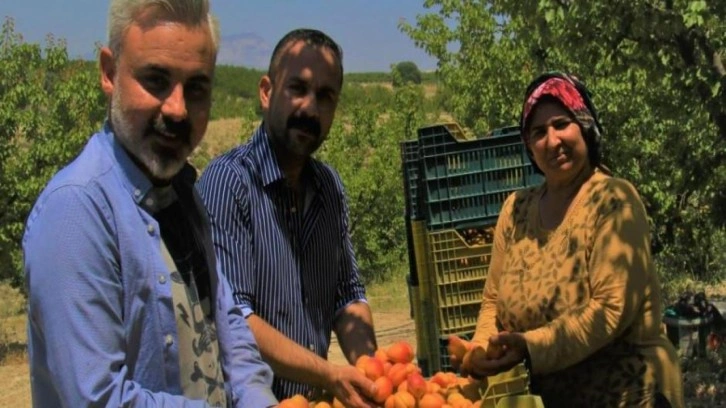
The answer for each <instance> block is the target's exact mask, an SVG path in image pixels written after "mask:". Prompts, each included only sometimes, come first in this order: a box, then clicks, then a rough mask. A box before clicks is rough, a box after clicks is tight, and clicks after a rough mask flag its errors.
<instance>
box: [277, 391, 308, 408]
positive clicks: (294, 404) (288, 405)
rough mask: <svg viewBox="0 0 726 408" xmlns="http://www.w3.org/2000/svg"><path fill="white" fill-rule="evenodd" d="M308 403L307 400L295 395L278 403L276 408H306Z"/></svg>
mask: <svg viewBox="0 0 726 408" xmlns="http://www.w3.org/2000/svg"><path fill="white" fill-rule="evenodd" d="M309 406H310V402H309V401H308V399H307V398H305V397H304V396H302V395H300V394H295V395H293V396H292V397H290V398H287V399H284V400H282V401H280V405H278V408H308V407H309Z"/></svg>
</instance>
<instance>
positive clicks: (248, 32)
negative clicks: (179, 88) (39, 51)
mask: <svg viewBox="0 0 726 408" xmlns="http://www.w3.org/2000/svg"><path fill="white" fill-rule="evenodd" d="M211 4H212V12H213V13H214V14H215V15H216V16H217V17H218V18H219V22H220V27H221V31H222V38H223V40H224V38H225V37H227V38H229V37H235V36H240V35H245V36H253V37H256V38H258V40H260V42H261V43H262V44H263V51H264V52H265V53H267V50H268V49H269V50H270V52H271V50H272V48H273V47H274V45H275V43H277V40H279V39H280V37H282V36H283V35H284V34H285V33H287V32H288V31H290V30H292V29H294V28H299V27H310V28H317V29H320V30H322V31H324V32H326V33H327V34H329V35H330V36H331V37H332V38H333V39H334V40H336V41H337V42H338V43H339V44H340V45H341V47H342V48H343V52H344V66H345V69H346V71H347V72H370V71H389V70H390V66H391V64H395V63H397V62H400V61H413V62H415V63H416V65H418V67H419V69H421V70H433V69H435V68H436V61H435V60H434V59H433V58H431V57H429V56H428V55H426V53H425V52H424V51H423V50H421V49H419V48H417V47H416V46H415V45H414V43H413V41H412V40H411V39H409V38H408V37H407V36H406V35H405V34H403V33H402V32H401V31H400V30H399V29H398V22H399V19H405V20H407V21H408V22H410V23H415V21H416V16H417V15H419V14H425V13H428V12H431V10H427V9H425V8H424V7H423V0H367V1H366V0H211ZM107 9H108V1H102V0H0V18H2V19H3V21H4V20H5V18H6V17H12V18H13V20H14V21H15V30H16V31H17V32H19V33H20V34H22V35H23V38H24V39H25V41H27V42H43V41H44V39H45V37H46V35H48V34H52V35H53V36H54V37H57V38H63V39H65V40H66V42H67V45H68V51H69V54H70V55H71V56H72V57H84V58H89V57H90V56H92V55H93V51H94V44H96V43H99V42H100V43H105V41H106V14H107ZM258 60H259V58H258ZM241 64H242V65H248V66H255V65H260V63H259V61H258V62H254V61H251V63H249V64H248V63H245V62H241Z"/></svg>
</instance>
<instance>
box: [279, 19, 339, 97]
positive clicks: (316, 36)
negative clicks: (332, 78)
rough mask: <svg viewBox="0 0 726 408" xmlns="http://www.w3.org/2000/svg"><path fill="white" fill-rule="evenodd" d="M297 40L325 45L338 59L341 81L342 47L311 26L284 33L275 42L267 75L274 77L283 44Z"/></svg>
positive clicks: (309, 43) (318, 45) (315, 44)
mask: <svg viewBox="0 0 726 408" xmlns="http://www.w3.org/2000/svg"><path fill="white" fill-rule="evenodd" d="M297 41H304V42H305V43H306V44H308V45H314V46H317V47H325V48H327V49H329V50H330V51H332V52H333V55H334V56H335V59H336V60H337V61H338V67H339V68H340V82H341V84H342V82H343V49H342V48H340V45H338V44H337V43H336V42H335V41H334V40H333V39H332V38H330V36H328V35H327V34H325V33H324V32H322V31H320V30H315V29H312V28H298V29H295V30H292V31H290V32H289V33H287V34H285V36H284V37H282V38H281V39H280V41H278V42H277V45H275V48H274V49H273V50H272V57H271V58H270V65H269V67H268V68H267V76H269V77H270V78H274V75H275V71H276V70H277V68H278V65H279V64H280V59H281V58H282V54H283V51H284V50H285V46H286V45H288V44H290V43H294V42H297Z"/></svg>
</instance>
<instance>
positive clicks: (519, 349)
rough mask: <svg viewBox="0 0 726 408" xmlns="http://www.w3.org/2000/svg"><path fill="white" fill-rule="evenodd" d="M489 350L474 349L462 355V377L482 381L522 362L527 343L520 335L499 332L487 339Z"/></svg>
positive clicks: (525, 353)
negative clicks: (466, 376) (465, 376)
mask: <svg viewBox="0 0 726 408" xmlns="http://www.w3.org/2000/svg"><path fill="white" fill-rule="evenodd" d="M489 349H491V350H484V349H483V348H482V347H475V348H474V349H473V350H471V351H469V352H467V353H466V354H465V355H464V360H463V362H462V364H461V371H462V375H468V376H471V377H473V378H475V379H483V378H485V377H489V376H492V375H496V374H499V373H501V372H504V371H508V370H511V369H512V367H514V366H516V365H517V364H519V363H521V362H522V361H524V357H525V356H526V355H527V342H526V341H525V340H524V336H522V334H521V333H507V332H501V333H499V334H496V335H494V336H492V337H491V338H490V339H489Z"/></svg>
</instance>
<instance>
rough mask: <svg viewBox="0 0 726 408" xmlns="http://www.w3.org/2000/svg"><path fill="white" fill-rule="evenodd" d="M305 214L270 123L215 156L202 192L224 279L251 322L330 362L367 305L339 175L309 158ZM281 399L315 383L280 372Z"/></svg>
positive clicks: (276, 386) (202, 182)
mask: <svg viewBox="0 0 726 408" xmlns="http://www.w3.org/2000/svg"><path fill="white" fill-rule="evenodd" d="M303 179H304V180H306V181H305V184H306V186H307V188H306V191H307V193H306V198H305V205H304V207H305V208H298V207H299V204H298V203H297V201H298V200H295V198H294V197H295V195H294V194H293V191H292V190H291V189H290V188H289V187H287V183H286V182H285V175H284V173H283V172H282V170H281V169H280V167H279V166H278V164H277V160H276V158H275V154H274V152H273V150H272V147H271V146H270V143H269V140H268V137H267V133H266V132H265V129H264V124H263V125H261V126H260V127H259V128H258V129H257V130H256V131H255V133H254V134H253V136H252V138H251V140H250V141H249V142H248V143H246V144H244V145H241V146H238V147H237V148H235V149H233V150H231V151H229V152H228V153H225V154H224V155H222V156H220V157H218V158H216V159H215V160H213V161H212V162H211V163H210V164H209V166H208V167H207V169H206V170H205V171H204V173H203V174H202V177H201V178H200V179H199V181H198V183H197V188H198V189H199V192H200V194H201V196H202V198H203V199H204V201H205V204H206V206H207V211H208V212H209V216H210V220H211V224H212V236H213V240H214V245H215V249H216V252H217V256H218V258H219V261H220V263H221V268H222V271H223V273H224V274H225V275H226V276H227V278H228V280H229V282H230V283H231V285H232V287H233V291H234V299H235V303H237V305H239V307H240V308H241V309H242V312H243V313H244V315H245V316H249V315H250V314H252V313H254V314H256V315H258V316H259V317H260V318H262V319H264V320H265V321H266V322H267V323H269V324H270V325H271V326H273V327H274V328H276V329H277V330H279V331H280V332H281V333H283V334H284V335H285V336H287V337H289V338H290V339H292V340H294V341H295V342H296V343H298V344H300V345H303V346H304V347H306V348H308V349H309V350H311V351H313V352H315V353H316V354H318V355H319V356H321V357H323V358H327V354H328V348H329V346H330V336H331V331H332V329H333V322H334V320H335V318H336V316H337V314H338V313H339V312H340V311H342V310H343V309H344V308H345V307H346V306H347V305H348V304H350V303H351V302H355V301H358V300H363V301H365V290H364V287H363V284H362V283H361V280H360V276H359V273H358V266H357V264H356V261H355V257H354V254H353V247H352V244H351V240H350V235H349V232H348V207H347V203H346V199H345V193H344V190H343V186H342V183H341V180H340V177H339V176H338V174H337V173H336V172H335V171H334V170H333V169H332V168H330V167H329V166H327V165H325V164H323V163H321V162H319V161H317V160H314V159H310V160H309V161H308V165H306V167H305V169H304V170H303ZM272 389H273V391H274V393H275V395H276V396H277V397H278V399H283V398H287V397H289V396H292V395H294V394H303V395H311V394H312V393H314V392H315V391H316V390H314V389H313V387H311V386H308V385H305V384H300V383H296V382H292V381H288V380H285V379H282V378H280V377H279V376H277V375H276V376H275V380H274V382H273V386H272Z"/></svg>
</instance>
